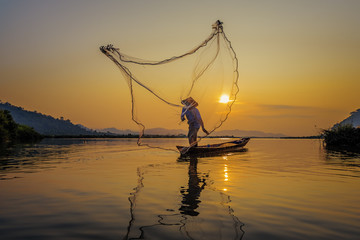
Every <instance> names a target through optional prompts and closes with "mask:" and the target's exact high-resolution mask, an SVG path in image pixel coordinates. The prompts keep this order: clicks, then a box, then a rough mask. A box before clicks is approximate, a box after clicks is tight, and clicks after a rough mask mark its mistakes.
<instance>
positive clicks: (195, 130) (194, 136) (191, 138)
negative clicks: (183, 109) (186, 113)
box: [188, 125, 199, 146]
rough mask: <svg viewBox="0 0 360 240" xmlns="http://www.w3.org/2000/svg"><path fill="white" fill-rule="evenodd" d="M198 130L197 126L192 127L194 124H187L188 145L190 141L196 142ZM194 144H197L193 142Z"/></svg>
mask: <svg viewBox="0 0 360 240" xmlns="http://www.w3.org/2000/svg"><path fill="white" fill-rule="evenodd" d="M198 131H199V128H198V127H194V126H191V125H189V133H188V138H189V144H190V145H191V144H192V143H194V142H196V140H197V133H198ZM194 146H197V144H195V145H194Z"/></svg>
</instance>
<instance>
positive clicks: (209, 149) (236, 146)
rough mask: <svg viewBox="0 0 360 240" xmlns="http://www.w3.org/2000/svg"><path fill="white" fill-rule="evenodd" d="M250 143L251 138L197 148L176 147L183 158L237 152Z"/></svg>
mask: <svg viewBox="0 0 360 240" xmlns="http://www.w3.org/2000/svg"><path fill="white" fill-rule="evenodd" d="M249 141H250V138H240V139H238V140H235V141H230V142H224V143H217V144H208V145H203V146H197V147H185V146H176V147H177V149H178V150H179V152H180V154H181V155H182V156H188V155H203V154H205V155H206V154H213V153H214V154H216V153H226V152H235V151H239V150H242V149H243V147H244V146H245V145H246V144H247V143H248V142H249Z"/></svg>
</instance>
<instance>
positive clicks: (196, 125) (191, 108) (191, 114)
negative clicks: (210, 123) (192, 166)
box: [181, 97, 209, 147]
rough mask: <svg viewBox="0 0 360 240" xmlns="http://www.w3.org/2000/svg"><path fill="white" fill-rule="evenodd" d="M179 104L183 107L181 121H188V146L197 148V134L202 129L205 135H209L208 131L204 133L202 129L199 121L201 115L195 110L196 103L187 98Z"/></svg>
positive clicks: (200, 120) (202, 126)
mask: <svg viewBox="0 0 360 240" xmlns="http://www.w3.org/2000/svg"><path fill="white" fill-rule="evenodd" d="M181 103H182V104H183V105H184V107H183V108H182V112H181V121H184V120H185V116H186V119H187V120H188V124H189V132H188V138H189V144H190V146H195V147H196V146H197V133H198V131H199V129H200V127H201V128H202V130H203V132H204V133H206V134H207V135H208V134H209V132H208V131H206V129H205V127H204V122H203V120H202V119H201V115H200V112H199V110H198V109H197V108H196V107H197V106H198V103H197V102H196V101H195V100H194V99H193V98H192V97H189V98H187V99H185V100H182V101H181Z"/></svg>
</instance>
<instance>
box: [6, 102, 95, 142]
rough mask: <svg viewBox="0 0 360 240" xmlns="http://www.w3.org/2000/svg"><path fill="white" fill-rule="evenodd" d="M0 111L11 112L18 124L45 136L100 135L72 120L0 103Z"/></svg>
mask: <svg viewBox="0 0 360 240" xmlns="http://www.w3.org/2000/svg"><path fill="white" fill-rule="evenodd" d="M0 109H3V110H8V111H10V113H11V115H12V117H13V119H14V121H15V122H16V123H18V124H23V125H27V126H30V127H32V128H34V129H35V131H37V132H38V133H40V134H43V135H54V136H56V135H98V134H99V133H97V132H96V131H94V130H91V129H89V128H86V127H84V126H82V125H80V124H78V125H75V124H73V123H71V121H70V120H64V119H63V118H60V119H56V118H54V117H52V116H48V115H44V114H41V113H38V112H36V111H33V112H32V111H27V110H24V109H23V108H22V107H17V106H14V105H11V104H10V103H3V102H1V101H0Z"/></svg>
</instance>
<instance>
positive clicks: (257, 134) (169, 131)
mask: <svg viewBox="0 0 360 240" xmlns="http://www.w3.org/2000/svg"><path fill="white" fill-rule="evenodd" d="M98 131H100V132H104V133H106V132H107V133H113V134H120V135H127V134H133V135H134V134H138V132H135V131H132V130H128V129H127V130H119V129H116V128H105V129H99V130H98ZM145 134H147V135H174V136H179V135H187V130H184V129H165V128H150V129H146V130H145ZM199 135H202V132H201V130H200V132H199ZM211 136H234V137H286V135H284V134H281V133H265V132H261V131H245V130H239V129H235V130H221V131H215V132H214V133H213V134H211Z"/></svg>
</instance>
